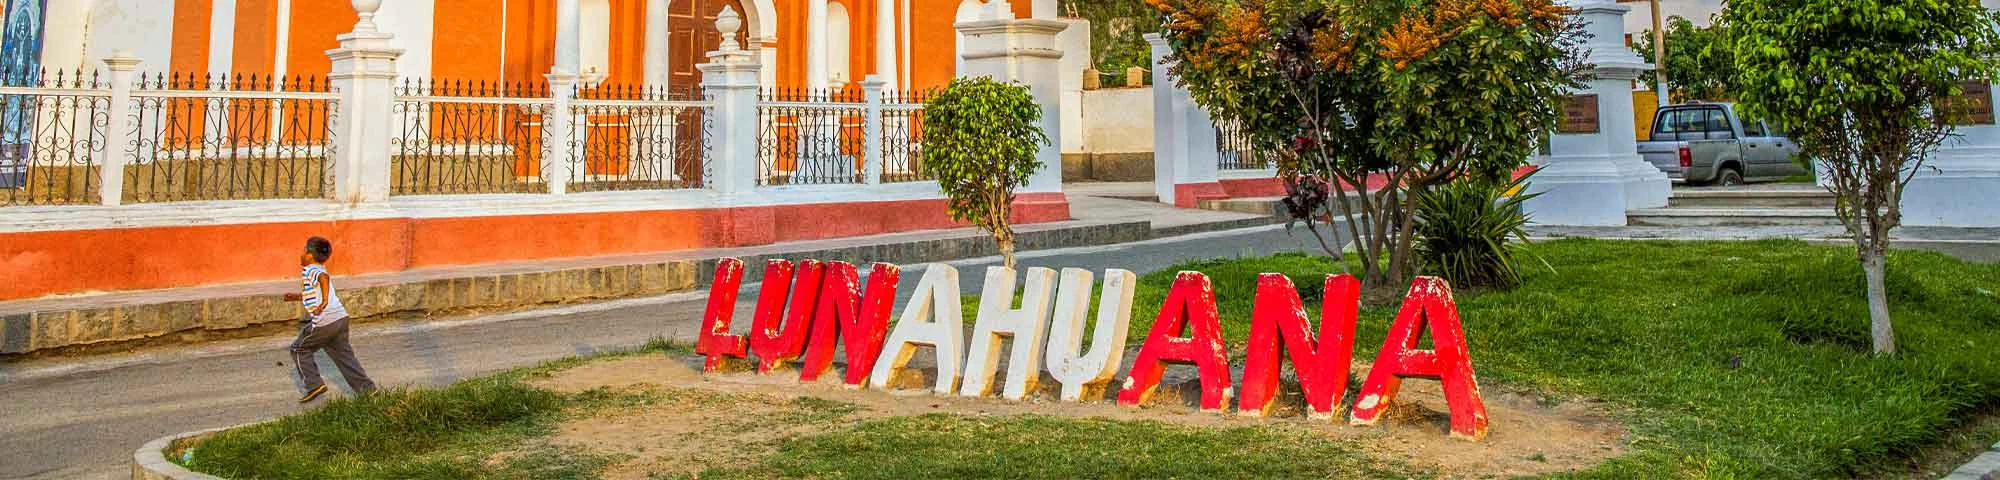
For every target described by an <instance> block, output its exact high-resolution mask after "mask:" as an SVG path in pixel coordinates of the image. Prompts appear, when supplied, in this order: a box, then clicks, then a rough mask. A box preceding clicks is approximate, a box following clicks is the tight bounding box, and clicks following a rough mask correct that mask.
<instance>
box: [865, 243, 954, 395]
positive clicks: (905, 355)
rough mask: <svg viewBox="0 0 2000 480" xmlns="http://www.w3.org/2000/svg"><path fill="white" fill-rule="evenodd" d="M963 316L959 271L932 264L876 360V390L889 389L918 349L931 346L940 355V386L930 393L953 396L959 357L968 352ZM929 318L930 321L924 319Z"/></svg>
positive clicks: (938, 379) (871, 376) (938, 371)
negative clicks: (966, 350) (966, 349)
mask: <svg viewBox="0 0 2000 480" xmlns="http://www.w3.org/2000/svg"><path fill="white" fill-rule="evenodd" d="M964 315H965V313H964V310H963V307H962V306H960V305H959V298H958V269H956V268H952V267H951V266H950V265H945V264H942V263H934V264H931V265H930V267H927V268H926V269H925V270H924V278H923V280H920V281H918V282H917V293H916V294H915V295H911V296H910V304H909V305H907V306H904V307H903V317H902V319H900V320H897V321H896V329H895V330H892V331H890V332H889V343H887V344H884V345H883V347H882V356H880V357H878V358H876V359H875V371H874V373H873V374H872V375H870V377H869V378H871V379H872V380H869V381H870V382H872V383H873V384H874V385H875V388H880V389H887V388H889V382H891V381H894V380H895V379H896V376H897V375H898V374H900V373H902V371H903V366H905V365H909V363H910V357H911V356H913V355H916V353H917V347H918V346H920V345H930V346H931V348H932V349H933V350H935V351H936V352H937V385H936V386H934V387H932V388H931V391H932V392H936V393H937V394H938V395H950V394H951V392H952V389H954V388H957V387H958V372H959V365H958V361H959V359H960V358H961V357H960V356H959V355H961V354H963V353H964V351H965V349H964V348H963V345H964V342H963V340H961V338H960V337H961V336H963V335H965V320H964V319H963V317H964ZM926 317H928V318H930V320H925V318H926Z"/></svg>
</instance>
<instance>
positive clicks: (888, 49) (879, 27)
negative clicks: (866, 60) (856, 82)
mask: <svg viewBox="0 0 2000 480" xmlns="http://www.w3.org/2000/svg"><path fill="white" fill-rule="evenodd" d="M875 74H876V75H881V76H882V78H883V79H884V81H886V82H888V83H887V84H888V85H893V84H896V83H897V81H896V79H898V78H901V77H900V76H899V75H897V74H896V0H876V2H875Z"/></svg>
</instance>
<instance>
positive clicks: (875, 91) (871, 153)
mask: <svg viewBox="0 0 2000 480" xmlns="http://www.w3.org/2000/svg"><path fill="white" fill-rule="evenodd" d="M888 87H889V83H888V82H887V81H884V80H882V77H880V76H877V75H869V76H868V78H867V79H865V80H862V81H861V96H862V99H863V101H864V102H866V103H865V104H864V105H865V106H864V107H862V110H861V112H862V113H861V115H862V117H861V151H862V152H863V153H862V154H861V164H862V168H861V178H862V180H863V183H867V184H869V185H875V184H878V183H882V153H883V152H882V89H884V88H888Z"/></svg>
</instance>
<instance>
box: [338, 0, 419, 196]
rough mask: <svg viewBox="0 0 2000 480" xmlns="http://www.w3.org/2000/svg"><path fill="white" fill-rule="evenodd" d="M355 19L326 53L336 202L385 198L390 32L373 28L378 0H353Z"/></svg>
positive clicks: (391, 91)
mask: <svg viewBox="0 0 2000 480" xmlns="http://www.w3.org/2000/svg"><path fill="white" fill-rule="evenodd" d="M353 4H354V11H355V13H356V14H357V16H359V17H360V20H359V21H357V22H355V23H354V31H353V32H349V33H347V34H344V35H341V36H339V37H337V39H338V40H339V41H340V48H336V49H333V50H331V51H328V52H327V53H326V56H327V58H329V59H332V60H333V67H332V73H329V74H327V79H328V81H329V83H331V84H332V86H333V88H334V90H335V91H338V92H340V105H339V107H338V108H339V110H340V111H339V115H338V116H337V117H335V120H334V126H333V138H332V139H331V140H332V144H333V146H334V149H333V198H334V200H335V201H338V202H342V203H349V204H352V203H358V202H374V201H381V200H385V199H388V198H389V161H390V152H389V137H390V129H391V128H392V127H391V125H394V124H395V122H393V121H391V116H392V112H391V107H392V106H393V101H394V98H395V94H396V92H395V88H396V57H399V56H401V55H402V54H403V51H402V50H399V49H395V48H390V46H389V45H390V41H391V40H393V39H394V38H395V36H394V35H390V34H388V33H385V32H381V31H378V30H376V28H375V11H376V10H377V9H379V8H381V6H382V0H353Z"/></svg>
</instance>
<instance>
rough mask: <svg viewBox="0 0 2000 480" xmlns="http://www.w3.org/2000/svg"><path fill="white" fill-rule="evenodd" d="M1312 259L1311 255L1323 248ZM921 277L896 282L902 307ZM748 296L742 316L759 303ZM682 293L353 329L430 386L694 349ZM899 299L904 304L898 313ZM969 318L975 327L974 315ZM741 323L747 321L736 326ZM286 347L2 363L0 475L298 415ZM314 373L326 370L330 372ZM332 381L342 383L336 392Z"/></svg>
mask: <svg viewBox="0 0 2000 480" xmlns="http://www.w3.org/2000/svg"><path fill="white" fill-rule="evenodd" d="M1301 241H1303V242H1311V241H1312V240H1311V239H1310V238H1307V237H1305V236H1304V234H1303V233H1300V236H1298V237H1296V238H1295V237H1293V236H1292V235H1291V234H1288V233H1286V232H1285V231H1284V230H1282V229H1279V228H1275V227H1260V228H1252V229H1244V230H1235V231H1227V232H1214V233H1207V234H1197V235H1190V236H1185V237H1176V238H1167V239H1159V240H1151V241H1146V242H1138V243H1131V244H1121V245H1111V246H1102V247H1084V248H1073V249H1063V250H1050V251H1039V252H1027V253H1024V254H1023V255H1022V260H1021V263H1022V265H1023V266H1024V267H1029V266H1048V267H1055V268H1061V267H1083V268H1090V269H1093V270H1099V271H1101V270H1102V269H1104V268H1109V267H1116V268H1125V269H1129V270H1132V271H1135V272H1139V273H1141V274H1143V273H1145V272H1150V271H1155V270H1159V269H1163V268H1167V267H1170V266H1172V265H1174V264H1176V263H1179V262H1182V261H1185V260H1191V259H1208V258H1217V257H1235V256H1251V255H1267V254H1270V253H1274V252H1281V251H1297V250H1298V249H1299V248H1300V247H1301ZM1312 251H1318V250H1317V245H1316V244H1314V245H1313V246H1312ZM998 260H999V259H998V258H997V257H994V258H984V259H972V260H965V261H959V262H952V264H953V265H954V266H956V267H957V268H959V270H960V277H961V282H962V288H963V290H964V292H965V293H974V292H978V291H979V288H980V284H981V283H982V282H981V280H982V276H983V272H984V271H985V267H986V266H989V265H994V264H997V263H998ZM920 278H922V269H921V268H920V267H917V268H909V269H907V270H906V271H905V272H904V279H903V281H902V292H901V294H902V296H903V297H904V298H905V299H907V297H908V296H909V295H910V293H911V291H912V290H914V289H915V286H916V283H917V280H918V279H920ZM753 292H754V291H753V290H752V289H750V288H747V287H746V288H745V290H744V293H743V294H742V299H743V303H740V304H739V305H738V309H739V311H741V312H743V313H740V314H739V317H738V318H747V315H748V311H747V310H748V309H749V308H750V307H751V306H750V304H749V303H750V302H752V301H754V299H755V298H756V295H755V294H754V293H753ZM704 298H705V297H704V295H703V294H701V293H684V294H676V295H668V296H664V297H654V298H646V299H633V300H622V301H615V302H606V303H602V304H591V305H579V306H567V307H561V308H554V309H548V310H540V311H530V312H519V313H512V314H503V315H490V316H484V317H473V318H461V319H450V320H448V321H442V322H422V323H418V322H412V323H371V324H368V325H363V326H360V327H357V329H356V332H355V335H356V337H357V338H356V339H355V344H356V345H355V348H356V350H357V351H358V352H359V354H360V357H361V360H362V363H363V364H364V365H366V366H367V367H368V368H369V372H370V374H372V375H373V376H374V377H375V379H376V380H377V381H378V382H380V383H382V384H383V385H385V386H437V385H445V384H449V383H451V382H453V381H456V380H459V379H462V378H467V377H473V376H478V375H482V374H487V373H492V372H495V371H500V370H505V369H509V368H513V367H518V366H523V365H529V364H534V363H537V362H541V361H544V360H549V359H554V358H560V357H564V356H568V355H575V354H588V353H591V352H596V351H600V350H606V349H617V348H623V347H631V346H635V345H639V344H641V343H644V342H645V341H646V340H647V339H648V338H651V337H653V336H669V337H674V338H680V339H692V338H693V335H694V332H695V331H696V330H697V325H698V324H699V322H700V319H699V317H700V315H701V309H702V307H703V304H704ZM903 304H904V303H903V302H901V301H899V302H898V303H897V305H898V308H900V307H901V305H903ZM968 320H969V319H968ZM739 323H746V322H739ZM288 341H289V339H288V338H262V339H252V340H242V341H233V342H223V343H217V344H211V345H204V346H201V347H199V348H186V349H177V350H171V351H161V352H151V353H146V354H142V355H127V356H121V357H105V358H92V359H88V360H85V361H69V362H50V361H40V362H28V363H24V364H9V365H0V375H4V376H0V445H6V446H7V448H5V449H0V479H15V478H129V475H130V470H129V469H130V462H131V455H132V451H133V450H134V449H136V448H138V446H139V445H140V444H142V443H144V442H146V441H148V440H151V439H154V438H158V437H162V436H166V435H171V434H174V433H179V432H185V431H191V430H198V429H204V428H211V427H218V426H227V425H235V424H240V423H245V422H253V421H257V420H260V419H266V418H271V417H274V416H280V415H285V414H290V413H294V412H297V411H299V410H300V408H299V407H298V405H297V404H296V403H294V402H293V400H294V399H295V395H296V393H295V390H294V388H293V386H292V384H293V381H292V380H291V378H290V376H289V372H291V368H290V367H288V366H286V365H285V364H284V363H281V362H288V361H289V357H288V356H287V355H286V353H285V352H284V351H283V347H284V345H285V343H286V342H288ZM321 362H322V365H323V366H322V368H321V371H322V372H324V373H327V374H333V373H334V370H333V369H332V368H331V367H330V366H324V364H325V361H324V359H322V361H321ZM331 383H335V384H338V383H337V382H331Z"/></svg>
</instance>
